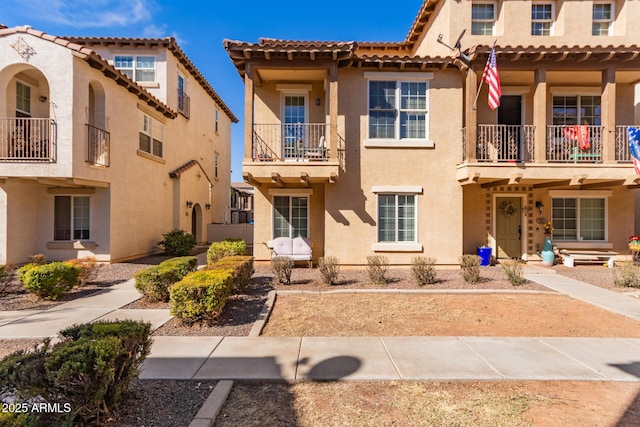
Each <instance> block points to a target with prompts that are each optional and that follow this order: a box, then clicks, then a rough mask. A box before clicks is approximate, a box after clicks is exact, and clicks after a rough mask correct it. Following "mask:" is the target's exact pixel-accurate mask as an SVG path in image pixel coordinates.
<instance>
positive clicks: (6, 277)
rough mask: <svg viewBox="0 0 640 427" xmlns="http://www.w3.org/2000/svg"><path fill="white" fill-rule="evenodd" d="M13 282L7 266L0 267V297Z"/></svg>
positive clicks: (11, 271)
mask: <svg viewBox="0 0 640 427" xmlns="http://www.w3.org/2000/svg"><path fill="white" fill-rule="evenodd" d="M12 281H13V270H12V269H11V267H9V266H8V265H0V295H2V294H3V293H4V292H5V291H6V290H7V288H8V287H9V285H10V284H11V282H12Z"/></svg>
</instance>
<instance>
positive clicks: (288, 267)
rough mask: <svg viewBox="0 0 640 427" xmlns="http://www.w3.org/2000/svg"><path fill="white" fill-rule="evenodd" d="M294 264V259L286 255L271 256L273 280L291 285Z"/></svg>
mask: <svg viewBox="0 0 640 427" xmlns="http://www.w3.org/2000/svg"><path fill="white" fill-rule="evenodd" d="M293 264H294V263H293V260H292V259H291V258H289V257H286V256H277V257H273V258H271V272H272V273H273V280H274V281H275V282H276V283H279V284H283V285H290V284H291V272H292V271H293Z"/></svg>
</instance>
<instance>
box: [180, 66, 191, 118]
mask: <svg viewBox="0 0 640 427" xmlns="http://www.w3.org/2000/svg"><path fill="white" fill-rule="evenodd" d="M178 112H179V113H180V114H182V115H183V116H185V117H186V118H189V116H190V114H191V99H190V98H189V95H187V81H186V80H185V78H184V77H183V76H182V75H180V74H178Z"/></svg>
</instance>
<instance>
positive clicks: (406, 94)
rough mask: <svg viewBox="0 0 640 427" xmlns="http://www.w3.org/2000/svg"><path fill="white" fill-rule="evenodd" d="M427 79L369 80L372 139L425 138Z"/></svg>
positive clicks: (426, 133) (370, 133) (370, 132)
mask: <svg viewBox="0 0 640 427" xmlns="http://www.w3.org/2000/svg"><path fill="white" fill-rule="evenodd" d="M428 88H429V84H428V82H403V81H373V80H372V81H370V82H369V138H372V139H398V140H400V139H426V138H427V135H428V132H427V105H428Z"/></svg>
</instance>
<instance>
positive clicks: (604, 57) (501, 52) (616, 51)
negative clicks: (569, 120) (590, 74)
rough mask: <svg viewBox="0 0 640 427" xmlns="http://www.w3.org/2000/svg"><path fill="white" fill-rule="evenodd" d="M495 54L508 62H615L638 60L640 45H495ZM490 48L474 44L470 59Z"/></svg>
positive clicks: (477, 56)
mask: <svg viewBox="0 0 640 427" xmlns="http://www.w3.org/2000/svg"><path fill="white" fill-rule="evenodd" d="M495 49H496V56H497V57H498V59H501V58H502V59H503V60H505V59H506V60H508V61H509V62H515V61H519V60H521V61H526V62H537V61H553V62H561V61H573V62H578V63H579V62H583V61H586V60H591V61H597V62H608V61H613V60H615V61H616V62H617V63H619V64H620V63H624V62H629V61H633V60H636V62H640V46H638V45H631V46H614V45H608V46H602V45H597V46H578V45H576V46H567V45H563V46H555V45H552V46H533V45H529V46H522V45H518V46H511V45H507V46H496V47H495ZM490 50H491V47H490V46H474V47H473V48H471V49H470V51H469V55H470V56H471V59H472V60H474V59H478V58H483V59H486V57H487V56H488V54H489V52H490Z"/></svg>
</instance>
